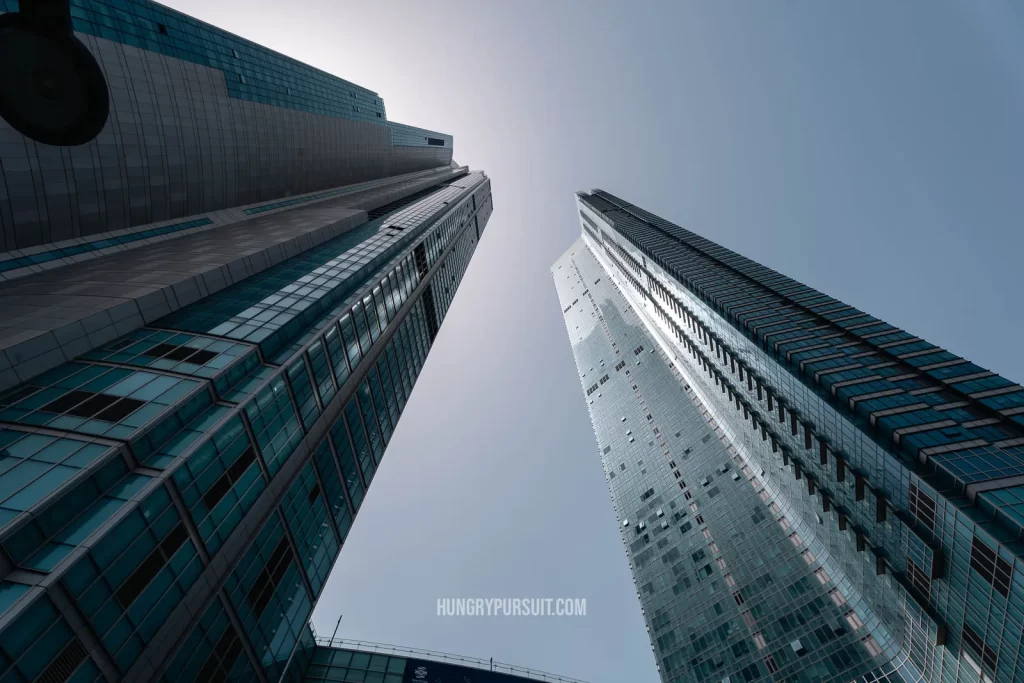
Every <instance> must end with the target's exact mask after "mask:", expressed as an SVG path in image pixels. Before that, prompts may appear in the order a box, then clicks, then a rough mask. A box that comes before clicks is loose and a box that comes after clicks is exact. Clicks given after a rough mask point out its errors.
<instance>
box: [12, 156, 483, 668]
mask: <svg viewBox="0 0 1024 683" xmlns="http://www.w3.org/2000/svg"><path fill="white" fill-rule="evenodd" d="M490 210H491V200H490V181H489V180H488V179H487V178H486V176H484V175H483V174H482V173H479V172H475V173H468V174H467V173H465V172H463V173H462V174H461V175H456V176H455V177H453V178H452V179H450V180H448V181H445V182H444V183H442V184H439V185H437V186H435V187H433V188H430V189H428V190H426V191H421V192H416V193H413V194H410V195H408V196H407V197H405V198H403V199H399V200H395V201H393V202H392V203H391V204H389V205H385V206H383V207H381V208H380V209H379V210H376V211H375V215H376V217H375V218H374V219H373V220H370V221H368V222H367V223H365V224H364V225H362V226H359V227H356V228H354V229H352V230H350V231H348V232H346V233H344V234H343V235H341V236H339V237H338V238H335V239H332V240H328V241H326V242H324V243H323V244H321V245H319V246H317V247H314V248H312V249H310V250H308V251H306V252H303V253H301V254H298V255H296V256H294V257H292V258H290V259H287V260H285V261H283V262H282V263H280V264H279V265H277V266H274V267H271V268H269V269H267V270H265V271H263V272H262V273H260V274H257V275H254V276H252V277H251V278H248V279H245V280H243V281H242V282H240V283H238V284H236V285H233V286H231V287H228V288H226V289H224V290H222V291H221V292H219V293H218V294H214V295H212V296H209V297H206V298H203V299H200V300H198V301H196V302H195V303H193V304H191V305H189V306H186V307H184V308H182V309H181V310H180V311H179V312H178V313H176V314H172V315H170V316H167V317H165V318H163V319H161V320H159V321H157V322H156V323H154V324H153V325H150V326H146V327H143V328H140V329H137V330H133V331H131V332H129V333H128V334H125V335H123V336H122V337H120V338H117V339H115V340H113V341H111V342H109V343H106V344H104V345H102V346H100V347H98V348H96V349H94V350H93V351H90V352H88V353H86V354H84V355H83V356H82V357H81V358H79V359H76V360H74V361H71V362H68V363H65V364H64V365H61V366H59V367H57V368H55V369H54V370H52V371H49V372H46V373H43V374H41V375H39V376H38V377H36V378H34V379H33V380H31V381H29V382H26V383H24V384H22V385H19V386H18V387H16V388H14V389H12V390H11V391H8V392H6V393H5V394H4V395H3V396H2V397H0V406H2V408H0V413H2V415H0V424H2V429H0V447H2V449H3V450H2V451H0V453H2V463H3V468H2V470H0V497H2V501H0V505H2V507H0V515H2V516H0V525H2V526H0V548H2V554H0V572H2V573H0V610H2V611H0V643H2V644H0V680H5V681H6V680H17V681H23V680H26V681H37V680H38V681H58V680H60V681H63V680H111V681H113V680H126V681H127V680H155V679H157V678H165V679H166V680H185V678H182V677H187V676H193V677H195V678H194V679H195V680H261V681H277V680H279V679H280V678H281V676H282V675H283V673H284V669H285V666H286V664H287V663H288V661H289V659H290V658H291V657H292V654H293V651H294V650H295V647H296V644H297V643H298V642H299V639H300V637H301V635H302V632H303V629H304V628H306V624H307V622H308V619H309V616H310V614H311V612H312V609H313V606H314V604H315V602H316V599H317V597H318V596H319V594H320V592H321V590H322V589H323V586H324V583H325V581H326V579H327V576H328V574H329V572H330V569H331V567H332V565H333V564H334V561H335V559H336V558H337V556H338V553H339V552H340V549H341V547H342V545H343V544H344V541H345V538H346V535H347V533H348V531H349V529H350V527H351V525H352V522H353V519H354V518H355V516H356V514H357V512H358V510H359V507H360V505H361V503H362V501H363V500H364V498H365V496H366V492H367V489H368V487H369V486H370V484H371V482H372V480H373V477H374V474H375V472H376V470H377V468H378V467H380V465H381V461H382V458H383V455H384V452H385V448H386V446H387V443H388V441H389V440H390V437H391V434H392V433H393V430H394V428H395V425H396V424H397V422H398V419H399V417H400V415H401V413H402V409H403V408H404V407H405V404H406V401H407V400H408V396H409V393H410V392H411V391H412V388H413V386H414V384H415V381H416V377H417V376H418V374H419V371H420V368H422V366H423V363H424V362H425V360H426V356H427V353H428V351H429V349H430V346H431V344H432V342H433V339H434V337H435V335H436V334H437V327H438V325H440V324H441V322H442V321H443V320H444V317H445V314H446V312H447V309H448V305H449V304H450V300H451V295H452V294H453V293H454V290H455V289H456V288H457V286H458V283H459V281H460V280H461V277H462V274H463V273H464V272H465V268H466V265H467V264H468V261H469V258H470V257H471V255H472V253H473V250H474V249H475V246H476V244H477V242H478V240H479V238H480V233H481V231H482V229H483V228H484V226H485V225H486V221H487V219H488V217H489V215H490ZM54 605H59V607H55V606H54ZM67 615H71V619H72V621H73V622H74V625H73V626H70V627H69V626H68V625H67V624H64V622H63V621H61V620H62V619H66V618H68V616H67ZM54 624H60V625H61V629H62V630H61V633H66V634H67V638H65V640H64V641H60V640H59V639H58V638H57V636H55V635H53V633H54V632H53V628H54ZM48 629H49V630H48ZM14 634H22V635H19V637H15V636H14ZM25 634H36V635H34V636H33V635H25ZM44 634H46V635H45V636H44ZM44 637H45V639H46V640H47V646H46V647H47V648H49V649H45V655H44V654H40V653H42V652H44V650H43V649H41V648H43V646H42V645H40V644H38V643H37V642H36V640H33V638H35V639H39V638H44ZM23 641H24V642H23ZM64 642H68V643H72V644H70V645H66V648H67V649H69V652H70V654H68V655H67V658H68V662H69V663H67V664H66V666H64V668H63V669H61V676H64V677H52V675H51V677H50V678H40V676H42V673H40V672H41V671H42V670H43V669H44V668H45V667H46V666H47V665H48V664H49V661H44V660H40V657H43V656H45V657H50V658H52V657H55V656H56V655H54V654H53V653H52V652H50V650H52V649H53V648H59V647H64V646H63V645H61V643H64ZM62 656H63V655H62ZM72 660H73V661H72ZM200 672H203V675H202V676H200V675H199V674H200ZM189 680H191V679H189Z"/></svg>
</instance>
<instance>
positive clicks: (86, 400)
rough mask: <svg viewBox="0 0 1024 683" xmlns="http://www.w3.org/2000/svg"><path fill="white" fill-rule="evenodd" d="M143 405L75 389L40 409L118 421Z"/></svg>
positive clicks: (106, 420) (131, 400)
mask: <svg viewBox="0 0 1024 683" xmlns="http://www.w3.org/2000/svg"><path fill="white" fill-rule="evenodd" d="M143 405H145V404H144V403H143V402H142V401H138V400H136V399H134V398H123V397H121V396H112V395H110V394H98V393H95V392H92V391H81V390H78V389H75V390H73V391H69V392H68V393H66V394H64V395H63V396H61V397H60V398H58V399H56V400H53V401H50V402H49V403H47V404H46V405H45V406H43V407H42V409H41V410H43V411H45V412H48V413H57V414H67V415H74V416H75V417H81V418H85V419H90V418H94V419H97V420H103V421H105V422H120V421H121V420H123V419H124V418H126V417H128V416H129V415H131V414H132V413H134V412H135V411H136V410H138V409H139V408H141V407H142V406H143Z"/></svg>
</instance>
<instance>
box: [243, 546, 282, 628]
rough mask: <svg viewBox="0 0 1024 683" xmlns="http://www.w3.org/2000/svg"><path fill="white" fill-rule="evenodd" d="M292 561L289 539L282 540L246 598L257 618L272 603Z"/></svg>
mask: <svg viewBox="0 0 1024 683" xmlns="http://www.w3.org/2000/svg"><path fill="white" fill-rule="evenodd" d="M290 560H291V548H289V547H288V539H286V538H282V539H281V540H280V541H279V542H278V544H277V547H275V548H274V552H273V553H271V555H270V559H269V560H267V564H266V566H265V567H264V568H263V569H262V570H261V571H260V573H259V576H257V577H256V580H255V581H254V582H253V584H252V588H250V589H249V592H248V594H247V596H246V597H248V599H249V604H251V605H252V609H253V612H255V613H256V615H257V616H259V615H261V614H263V610H265V609H266V608H267V605H268V604H269V603H270V598H271V596H273V594H274V590H275V589H276V588H277V585H278V584H279V583H280V582H281V579H282V578H284V574H285V572H286V571H287V569H288V565H289V562H290Z"/></svg>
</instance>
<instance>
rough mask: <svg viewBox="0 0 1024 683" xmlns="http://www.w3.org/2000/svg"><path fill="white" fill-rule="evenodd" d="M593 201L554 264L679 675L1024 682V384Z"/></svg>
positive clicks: (630, 545)
mask: <svg viewBox="0 0 1024 683" xmlns="http://www.w3.org/2000/svg"><path fill="white" fill-rule="evenodd" d="M577 206H578V209H579V216H580V221H581V227H582V234H581V236H580V238H579V239H578V240H577V241H576V242H575V243H574V244H573V246H572V247H570V249H569V251H568V252H566V253H565V254H564V255H563V256H562V257H561V258H560V259H559V260H558V261H557V262H556V263H555V265H554V266H553V268H552V274H553V276H554V281H555V285H556V289H557V291H558V297H559V300H560V303H561V306H562V309H563V314H564V317H565V322H566V327H567V330H568V333H569V338H570V341H571V343H572V347H573V352H574V354H575V358H576V364H577V368H578V370H579V376H580V380H581V383H582V385H583V389H584V393H585V396H586V401H587V406H588V409H589V411H590V416H591V420H592V422H593V427H594V432H595V436H596V438H597V445H598V449H599V451H600V454H601V462H602V464H603V466H604V470H605V473H606V476H607V479H608V485H609V489H610V491H611V494H612V499H613V502H614V505H615V509H616V513H617V517H618V520H619V524H620V532H621V534H622V539H623V543H624V544H625V545H626V548H627V555H628V557H629V562H630V564H631V567H632V570H633V576H634V579H635V581H636V585H637V592H638V595H639V597H640V600H641V603H642V605H643V608H644V615H645V619H646V622H647V627H648V630H649V632H650V636H651V642H652V646H653V649H654V651H655V655H656V658H657V661H658V663H659V669H660V673H661V677H662V680H664V681H666V682H673V683H676V682H679V683H681V682H683V681H716V682H717V681H729V682H730V683H737V682H738V681H760V680H776V681H793V680H799V681H851V680H858V681H877V680H890V681H897V680H898V681H972V682H976V681H1000V682H1002V681H1007V682H1008V681H1020V680H1024V665H1022V663H1021V662H1020V661H1019V658H1020V656H1021V637H1022V620H1024V574H1022V572H1021V566H1020V560H1019V559H1018V558H1019V557H1020V555H1021V552H1022V549H1021V545H1020V536H1021V531H1022V529H1024V388H1022V387H1020V386H1019V385H1017V384H1014V383H1013V382H1010V381H1009V380H1006V379H1004V378H1002V377H999V376H998V375H996V374H995V373H993V372H990V371H987V370H985V369H983V368H981V367H978V366H977V365H974V364H973V363H971V362H969V361H967V360H965V359H963V358H959V357H957V356H955V355H954V354H952V353H950V352H948V351H945V350H943V349H941V348H939V347H936V346H934V345H933V344H930V343H928V342H926V341H924V340H923V339H920V338H918V337H915V336H914V335H913V334H911V333H909V332H905V331H903V330H900V329H898V328H896V327H894V326H892V325H889V324H888V323H885V322H882V321H881V320H878V319H877V318H874V317H872V316H870V315H869V314H867V313H864V312H863V311H859V310H857V309H855V308H853V307H851V306H848V305H846V304H844V303H842V302H841V301H837V300H835V299H833V298H831V297H829V296H827V295H825V294H822V293H821V292H817V291H815V290H813V289H811V288H810V287H807V286H805V285H802V284H800V283H799V282H795V281H793V280H791V279H789V278H787V277H786V276H784V275H781V274H779V273H777V272H775V271H772V270H770V269H769V268H766V267H764V266H762V265H759V264H757V263H754V262H753V261H750V260H749V259H746V258H744V257H742V256H740V255H738V254H736V253H734V252H731V251H729V250H727V249H724V248H723V247H721V246H719V245H717V244H715V243H713V242H711V241H709V240H707V239H704V238H702V237H700V236H699V235H697V234H695V233H693V232H690V231H688V230H685V229H683V228H681V227H679V226H677V225H674V224H672V223H669V222H668V221H665V220H664V219H661V218H659V217H657V216H654V215H652V214H650V213H648V212H646V211H644V210H643V209H640V208H638V207H636V206H633V205H632V204H630V203H628V202H626V201H624V200H622V199H619V198H617V197H615V196H613V195H610V194H608V193H606V192H602V191H600V190H595V191H592V192H589V193H579V194H578V195H577Z"/></svg>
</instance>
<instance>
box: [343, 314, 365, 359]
mask: <svg viewBox="0 0 1024 683" xmlns="http://www.w3.org/2000/svg"><path fill="white" fill-rule="evenodd" d="M338 325H339V326H340V327H341V337H342V340H343V341H344V342H345V350H346V352H347V355H348V364H349V367H351V368H353V369H355V367H356V366H357V365H359V359H360V358H362V357H363V355H362V353H361V352H360V351H359V337H358V336H357V335H356V330H355V325H354V324H353V322H352V315H346V316H345V317H343V318H342V319H341V321H340V322H339V323H338Z"/></svg>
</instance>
